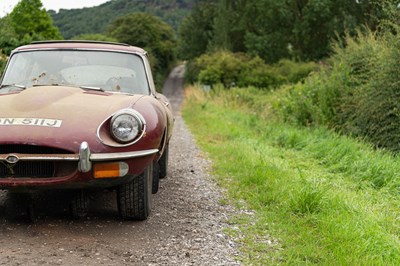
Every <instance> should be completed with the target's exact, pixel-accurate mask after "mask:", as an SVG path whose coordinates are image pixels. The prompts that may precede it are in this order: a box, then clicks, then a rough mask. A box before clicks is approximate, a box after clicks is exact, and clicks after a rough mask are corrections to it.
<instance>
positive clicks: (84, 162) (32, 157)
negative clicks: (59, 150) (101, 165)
mask: <svg viewBox="0 0 400 266" xmlns="http://www.w3.org/2000/svg"><path fill="white" fill-rule="evenodd" d="M157 152H158V149H149V150H143V151H132V152H116V153H91V152H90V148H89V144H88V143H87V142H86V141H84V142H82V143H81V145H80V147H79V154H19V153H10V154H0V163H1V162H6V163H8V164H16V163H17V162H19V161H77V162H78V170H79V171H80V172H82V173H87V172H89V171H90V170H91V169H92V162H104V161H116V160H128V159H133V158H138V157H143V156H148V155H153V154H156V153H157Z"/></svg>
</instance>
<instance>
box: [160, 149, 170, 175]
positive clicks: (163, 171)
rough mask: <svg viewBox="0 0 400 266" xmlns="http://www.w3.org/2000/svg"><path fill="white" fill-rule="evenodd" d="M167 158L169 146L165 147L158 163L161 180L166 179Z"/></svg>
mask: <svg viewBox="0 0 400 266" xmlns="http://www.w3.org/2000/svg"><path fill="white" fill-rule="evenodd" d="M168 157H169V144H167V146H165V149H164V153H163V155H162V156H161V158H160V160H159V161H158V164H159V167H160V170H159V171H160V175H159V177H160V178H161V179H163V178H165V177H167V171H168Z"/></svg>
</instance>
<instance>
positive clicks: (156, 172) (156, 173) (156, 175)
mask: <svg viewBox="0 0 400 266" xmlns="http://www.w3.org/2000/svg"><path fill="white" fill-rule="evenodd" d="M159 186H160V164H159V163H158V162H153V188H152V191H151V192H152V193H153V194H156V193H157V192H158V188H159Z"/></svg>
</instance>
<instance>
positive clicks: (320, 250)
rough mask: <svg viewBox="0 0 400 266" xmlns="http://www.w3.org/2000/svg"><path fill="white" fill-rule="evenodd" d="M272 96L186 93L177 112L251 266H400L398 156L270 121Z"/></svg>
mask: <svg viewBox="0 0 400 266" xmlns="http://www.w3.org/2000/svg"><path fill="white" fill-rule="evenodd" d="M279 93H280V92H278V93H273V92H272V93H270V92H262V91H259V90H253V89H231V90H228V91H226V90H225V91H223V90H215V91H213V92H211V93H208V94H207V93H204V92H202V91H201V90H199V89H196V88H188V89H187V90H186V101H185V105H184V108H183V116H184V119H185V121H186V123H187V124H188V126H189V127H190V128H191V130H192V132H193V134H194V135H195V137H196V139H197V143H198V144H199V145H200V147H201V148H202V149H203V150H204V151H205V152H207V153H208V155H209V156H210V158H211V159H212V160H213V162H214V163H213V171H214V175H215V176H216V178H217V182H218V183H219V184H220V185H221V186H223V187H225V188H226V189H227V196H228V200H229V201H231V202H232V203H233V204H235V205H236V206H237V207H238V208H245V209H247V208H248V209H251V210H253V211H254V214H239V215H237V216H236V217H232V219H231V223H232V226H231V227H230V229H229V230H228V233H229V234H231V235H232V237H234V238H236V239H237V240H238V241H239V242H240V243H241V244H242V245H241V251H242V253H241V254H242V255H241V257H240V260H241V261H242V262H243V263H244V264H248V265H250V264H251V265H270V264H289V265H292V264H311V265H312V264H318V265H360V264H361V265H397V264H398V262H399V261H400V242H399V228H400V215H399V210H400V208H399V207H400V201H399V192H400V190H399V188H400V178H399V173H400V159H399V158H397V157H395V156H393V155H392V154H390V153H386V152H384V151H377V150H374V149H373V148H372V147H371V146H370V145H367V144H364V143H361V142H359V141H356V140H354V139H351V138H347V137H343V136H339V135H337V134H335V133H332V132H331V131H328V130H326V129H324V128H299V127H294V126H291V125H287V124H284V123H281V122H279V121H277V120H276V119H274V115H273V114H272V113H271V111H270V110H271V108H270V107H271V106H272V105H273V104H274V102H275V100H276V98H277V97H279Z"/></svg>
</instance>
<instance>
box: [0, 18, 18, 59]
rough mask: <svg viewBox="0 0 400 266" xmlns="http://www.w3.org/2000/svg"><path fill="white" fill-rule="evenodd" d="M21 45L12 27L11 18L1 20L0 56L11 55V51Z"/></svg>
mask: <svg viewBox="0 0 400 266" xmlns="http://www.w3.org/2000/svg"><path fill="white" fill-rule="evenodd" d="M19 44H20V41H19V40H18V35H17V34H16V32H15V30H14V28H13V27H12V25H11V21H10V17H9V16H6V17H3V18H0V56H1V54H6V55H8V54H10V52H11V50H13V49H14V48H15V47H17V46H18V45H19Z"/></svg>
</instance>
